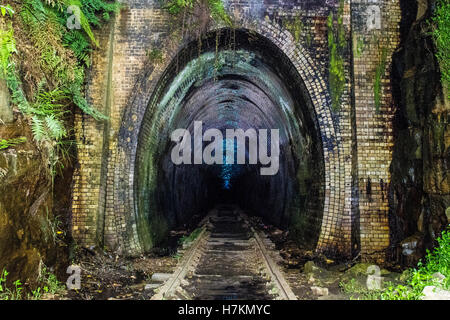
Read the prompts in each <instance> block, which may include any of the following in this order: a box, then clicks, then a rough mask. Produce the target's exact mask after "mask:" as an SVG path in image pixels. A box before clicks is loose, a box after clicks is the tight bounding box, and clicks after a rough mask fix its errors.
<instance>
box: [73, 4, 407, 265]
mask: <svg viewBox="0 0 450 320" xmlns="http://www.w3.org/2000/svg"><path fill="white" fill-rule="evenodd" d="M124 3H125V5H126V9H125V10H123V11H122V12H121V13H120V14H118V15H117V17H116V18H115V19H114V21H112V22H111V24H110V25H109V26H108V27H107V28H105V29H103V30H101V31H99V32H98V37H99V39H100V42H101V49H100V50H97V51H96V53H95V54H94V60H93V67H92V70H91V72H90V76H89V82H88V90H87V97H88V99H89V101H90V102H91V103H92V104H93V105H94V106H96V107H97V108H98V109H99V110H101V111H102V112H104V113H106V114H107V115H109V117H110V121H108V122H105V123H98V122H95V121H93V120H92V119H90V118H89V117H86V116H83V115H77V117H76V135H77V140H78V144H79V148H78V157H79V166H78V168H77V170H76V173H75V187H74V195H73V199H74V201H73V235H74V237H75V239H77V240H78V241H79V242H80V243H81V244H83V245H92V244H104V245H106V246H108V247H110V248H112V249H118V250H120V251H121V252H122V253H124V254H129V255H133V254H137V253H140V252H142V250H143V248H144V247H145V245H143V244H142V241H141V238H142V236H140V235H139V232H142V231H141V230H138V229H139V228H138V225H139V223H138V222H139V219H141V218H142V217H140V216H139V213H138V212H136V209H135V203H134V197H135V195H134V190H133V189H134V181H135V177H134V172H135V168H134V166H135V157H136V149H137V148H138V144H137V140H138V136H139V130H140V128H141V127H142V128H145V126H146V125H147V126H148V124H145V123H144V124H143V123H142V121H143V118H144V117H143V115H144V113H145V110H146V107H147V106H148V105H149V103H150V102H151V101H150V99H151V97H152V94H153V93H154V92H155V90H158V89H159V86H160V85H161V82H164V78H161V77H162V75H163V74H164V70H165V69H166V67H167V66H168V65H169V64H170V62H171V60H172V58H173V57H174V56H175V54H176V53H177V52H178V51H179V50H180V49H181V48H182V47H183V45H184V44H183V43H182V42H180V43H179V45H176V44H175V45H173V41H169V39H168V34H169V27H170V17H169V16H168V14H167V12H165V10H163V9H162V8H161V7H160V6H159V2H158V1H132V0H130V1H124ZM224 3H225V6H226V8H227V10H228V12H230V14H231V15H232V16H233V17H235V19H236V21H237V25H238V27H242V28H246V29H248V30H251V31H252V32H255V33H257V34H259V35H261V36H263V37H266V38H268V39H269V40H271V41H272V42H273V43H274V44H275V45H276V46H277V47H278V48H280V50H281V51H283V52H284V54H285V55H286V56H287V57H288V58H289V59H290V60H291V62H292V64H293V65H294V66H295V68H296V69H297V71H298V73H299V74H300V76H301V77H302V79H303V81H304V83H305V86H306V88H307V90H308V94H309V96H310V99H311V101H312V104H313V106H314V109H315V113H316V116H317V119H318V123H319V127H320V131H321V137H322V143H323V153H324V161H325V181H324V189H325V193H324V199H323V202H324V203H323V208H324V213H323V219H322V226H321V234H320V237H319V241H318V244H317V250H318V251H321V252H324V253H329V254H339V255H342V256H346V257H350V256H351V254H352V246H353V245H358V246H360V248H361V252H362V255H363V257H365V258H367V259H375V260H377V259H382V258H383V255H382V252H383V250H384V249H386V247H387V246H388V245H389V238H388V234H389V230H388V222H387V207H388V204H387V196H386V193H385V192H386V191H385V190H386V188H387V187H386V185H387V184H388V183H389V175H388V173H389V163H390V160H391V151H390V150H391V144H392V137H391V136H392V131H391V129H390V122H391V118H392V108H393V106H392V102H391V94H390V91H389V88H390V85H389V81H388V79H389V64H390V60H389V57H390V56H391V54H392V52H393V50H394V49H395V47H396V45H397V42H398V39H397V38H398V23H399V20H400V12H399V8H398V4H397V1H394V2H392V1H345V2H344V4H345V5H344V14H343V26H344V29H345V31H346V38H347V40H348V42H349V50H348V52H347V53H346V54H345V55H344V61H345V79H346V85H345V89H344V92H343V95H342V105H341V108H340V110H339V111H332V109H331V99H330V94H329V92H330V90H329V84H328V67H329V63H328V61H329V57H328V44H327V34H328V28H327V18H328V15H329V14H330V12H334V13H335V14H336V12H337V8H338V6H339V3H338V1H325V0H323V1H289V2H288V1H281V0H270V1H269V0H267V1H264V2H263V1H253V0H248V1H234V0H233V1H232V0H227V1H224ZM370 5H377V6H379V7H380V12H381V28H380V29H374V30H370V31H369V30H367V23H366V21H365V15H366V13H367V7H368V6H370ZM296 18H297V21H301V22H302V28H301V30H300V35H301V36H300V37H296V36H295V34H292V33H291V32H293V30H292V27H290V25H289V23H292V21H296ZM214 28H215V26H212V27H211V30H214ZM355 37H356V38H364V39H366V40H367V41H366V42H367V43H368V44H367V45H366V46H364V48H363V50H362V52H361V54H360V55H359V56H356V55H354V54H352V50H351V43H352V40H354V39H355ZM372 38H373V39H375V40H373V42H370V39H372ZM377 44H383V46H385V47H386V49H387V56H388V62H387V63H386V72H385V73H384V75H383V81H382V99H381V101H382V104H381V108H380V113H379V114H377V113H376V111H375V109H376V108H375V102H374V93H373V84H374V73H375V68H376V65H377V64H378V61H379V54H380V50H379V48H378V46H377ZM152 49H158V50H161V52H162V53H163V57H164V59H163V61H162V62H160V63H157V64H155V63H149V61H148V58H147V57H146V52H148V51H149V50H152ZM160 80H161V81H160ZM158 81H160V82H158ZM287 81H288V80H287ZM354 124H356V126H355V125H354ZM355 137H356V138H355ZM356 161H357V163H356ZM355 177H356V179H355ZM352 178H353V180H352ZM369 178H370V181H371V186H370V188H367V182H368V180H369ZM381 179H382V180H383V184H381V183H380V181H381ZM356 182H357V183H356ZM355 185H357V186H358V189H359V191H358V192H356V193H355V192H354V191H353V192H352V190H354V187H355ZM352 188H353V189H352ZM368 190H369V191H370V194H369V193H368V192H367V191H368ZM355 198H358V200H359V203H358V201H356V203H358V205H357V206H358V208H356V209H359V210H356V209H355V206H354V203H355ZM352 204H353V207H352ZM356 222H358V223H356ZM354 234H359V236H358V239H360V241H359V240H352V235H354ZM358 242H359V243H358Z"/></svg>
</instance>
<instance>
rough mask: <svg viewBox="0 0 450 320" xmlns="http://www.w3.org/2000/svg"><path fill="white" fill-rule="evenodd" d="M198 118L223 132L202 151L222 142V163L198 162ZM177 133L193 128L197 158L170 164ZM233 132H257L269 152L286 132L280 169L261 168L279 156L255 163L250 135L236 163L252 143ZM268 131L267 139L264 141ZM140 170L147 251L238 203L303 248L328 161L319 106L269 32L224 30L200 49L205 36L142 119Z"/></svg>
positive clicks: (319, 204) (171, 72) (316, 220)
mask: <svg viewBox="0 0 450 320" xmlns="http://www.w3.org/2000/svg"><path fill="white" fill-rule="evenodd" d="M199 121H201V124H202V126H201V133H202V134H204V133H205V132H206V131H207V130H209V129H217V130H218V131H220V132H221V134H222V139H219V140H220V141H215V140H216V139H217V137H216V138H211V139H210V141H204V142H203V144H202V145H201V146H200V152H201V151H202V150H204V148H206V147H207V145H208V144H210V143H211V142H212V141H215V142H216V143H217V145H218V146H222V147H223V150H224V152H223V155H220V154H219V156H218V157H219V158H220V157H221V158H222V160H223V164H207V163H205V161H204V160H203V161H202V162H201V163H198V164H194V149H196V148H194V146H195V145H194V143H195V141H194V136H195V134H194V131H195V130H197V131H196V132H197V133H198V132H200V131H198V129H194V127H195V123H196V122H199ZM176 129H187V130H188V131H189V133H190V142H191V143H190V144H189V145H190V146H191V149H192V152H191V156H190V161H191V164H175V163H174V162H173V161H172V158H171V155H172V152H173V149H174V147H175V146H176V145H177V142H176V141H172V140H171V134H172V133H173V131H174V130H176ZM227 129H242V130H244V131H246V130H248V129H254V130H255V132H256V133H259V134H260V135H258V142H259V144H258V151H259V150H260V148H262V147H263V149H267V150H271V146H272V145H271V143H270V142H271V138H272V131H271V130H272V129H278V133H279V164H278V170H276V174H273V175H262V174H261V169H262V168H264V167H269V166H270V165H274V166H275V162H274V161H275V158H272V163H271V164H267V162H266V163H265V164H262V163H261V162H260V158H258V161H257V163H254V161H253V162H251V161H250V158H251V157H252V156H251V155H250V150H251V147H250V143H249V140H246V141H247V142H246V143H245V147H246V148H245V154H244V157H245V163H244V164H231V157H230V155H233V156H234V157H235V158H234V160H237V153H238V152H240V151H238V149H239V147H242V146H244V145H239V144H238V143H237V140H235V139H233V138H228V137H227ZM264 129H266V130H267V131H264ZM266 132H267V133H268V134H267V141H268V142H267V143H264V141H263V142H261V140H260V139H261V134H262V135H263V134H264V133H266ZM274 137H275V136H274ZM186 141H188V138H186ZM198 146H199V145H198V144H197V149H199V148H198ZM274 146H275V145H274ZM227 150H228V151H227ZM227 152H228V153H227ZM182 154H183V155H184V153H182ZM269 154H270V152H268V153H267V155H269ZM213 155H216V154H215V153H213ZM258 155H259V154H258ZM259 156H260V155H259ZM273 156H276V155H273ZM266 160H267V159H266ZM135 170H136V171H135V173H136V174H135V176H136V177H137V178H136V183H135V191H136V192H135V194H136V203H137V210H136V211H137V213H138V217H137V219H138V222H139V223H138V227H139V230H138V231H139V235H140V237H141V241H142V242H143V243H144V244H145V247H146V248H147V249H148V248H150V247H152V246H155V245H158V244H160V243H164V239H166V238H167V233H168V231H169V230H172V229H175V228H177V227H182V226H183V225H185V224H188V223H190V222H192V221H193V220H195V218H198V217H201V216H203V215H205V214H206V213H207V212H208V210H209V209H211V208H213V207H214V206H215V205H217V204H221V203H230V204H236V205H239V206H240V207H241V208H242V209H244V210H246V211H247V212H248V213H249V214H251V215H256V216H260V217H262V218H263V219H264V221H266V222H267V223H270V224H273V225H276V226H277V227H279V228H282V229H288V230H289V233H290V235H292V236H293V237H294V238H295V240H296V241H298V242H299V243H302V244H303V245H305V246H313V245H315V243H316V242H317V240H318V236H319V232H320V227H321V219H322V211H323V198H324V161H323V152H322V143H321V139H320V132H319V128H318V123H317V119H316V116H315V111H314V109H313V106H312V104H311V102H310V98H309V95H308V92H307V90H306V88H305V85H304V83H303V82H302V79H301V78H300V76H299V74H298V72H297V70H296V69H295V67H294V66H293V65H292V63H291V62H290V60H289V59H288V57H287V56H286V55H285V54H284V53H283V52H282V51H281V50H280V49H279V48H278V47H276V46H275V45H274V44H273V43H272V42H270V41H269V40H268V39H266V38H264V37H262V36H259V35H256V34H254V33H249V32H247V31H246V30H231V29H222V30H220V31H218V32H212V33H210V34H208V36H207V37H205V38H204V39H203V40H202V42H201V51H200V50H199V45H198V41H193V42H192V43H190V44H188V45H187V46H186V47H185V49H184V50H182V51H181V52H179V54H178V56H177V57H176V58H175V59H174V60H173V61H172V63H171V64H170V65H169V67H168V68H167V69H166V71H165V73H164V75H163V77H162V78H161V79H160V81H159V84H158V87H157V90H155V93H154V95H153V97H152V98H151V101H150V104H149V106H148V108H147V112H146V114H145V116H144V120H143V123H142V125H141V130H140V137H139V147H138V153H137V159H136V166H135Z"/></svg>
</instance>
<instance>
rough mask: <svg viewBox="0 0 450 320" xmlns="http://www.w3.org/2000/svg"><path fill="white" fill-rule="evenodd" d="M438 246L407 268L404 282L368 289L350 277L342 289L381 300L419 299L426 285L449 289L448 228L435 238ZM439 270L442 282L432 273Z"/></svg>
mask: <svg viewBox="0 0 450 320" xmlns="http://www.w3.org/2000/svg"><path fill="white" fill-rule="evenodd" d="M437 242H438V244H439V245H438V246H437V247H436V248H435V249H434V250H433V251H427V255H426V256H425V261H424V262H419V263H418V264H417V268H412V269H409V270H408V271H407V272H406V273H405V274H406V278H405V279H403V280H404V281H405V284H403V285H395V284H393V283H392V282H388V283H386V284H385V288H383V289H382V290H374V291H369V290H367V289H362V288H361V287H358V286H357V285H356V280H355V279H352V280H350V281H349V282H347V283H342V282H341V283H340V284H339V285H340V287H341V289H342V291H344V292H345V293H352V294H353V293H356V294H358V299H366V300H367V299H370V300H372V299H382V300H420V299H421V297H422V296H423V294H422V292H423V289H424V288H425V287H426V286H436V287H441V288H443V289H445V290H449V289H450V228H448V229H447V230H446V231H443V232H442V235H441V237H439V238H438V239H437ZM436 272H440V273H441V274H442V275H444V276H445V279H444V280H443V281H442V282H439V281H438V280H437V279H436V278H434V277H433V274H434V273H436Z"/></svg>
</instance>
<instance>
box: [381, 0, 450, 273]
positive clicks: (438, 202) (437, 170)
mask: <svg viewBox="0 0 450 320" xmlns="http://www.w3.org/2000/svg"><path fill="white" fill-rule="evenodd" d="M434 2H435V1H434V0H428V1H418V2H416V1H406V0H404V1H401V6H402V14H403V19H402V24H401V33H402V41H401V46H400V48H399V50H398V51H397V53H396V54H395V56H394V59H393V65H392V69H393V72H392V74H393V79H392V85H393V95H394V98H395V103H396V106H397V111H396V114H395V117H394V149H393V160H392V163H391V167H390V171H391V184H390V189H389V202H390V232H391V247H392V250H391V252H390V253H391V258H392V259H393V260H394V261H398V262H401V263H403V264H404V265H408V266H411V265H414V264H416V263H417V261H418V260H419V259H420V258H421V257H422V256H423V255H424V253H425V250H426V249H427V248H430V247H432V246H433V242H434V241H433V240H434V239H435V238H436V237H437V236H439V234H440V232H441V230H442V229H443V228H445V226H446V225H447V224H448V218H447V216H446V213H445V212H446V209H447V208H448V207H450V176H449V175H448V172H449V169H450V168H449V160H450V159H449V157H450V149H449V146H450V130H449V126H448V111H449V110H450V106H449V102H448V100H447V99H445V94H444V93H443V89H442V86H441V84H440V72H439V65H438V63H437V60H436V58H435V56H434V53H433V51H434V50H435V48H434V44H433V41H432V38H431V37H430V36H429V35H428V34H427V32H423V30H425V29H424V28H426V24H427V21H426V20H428V19H429V18H430V16H431V15H432V12H431V8H432V6H433V4H434Z"/></svg>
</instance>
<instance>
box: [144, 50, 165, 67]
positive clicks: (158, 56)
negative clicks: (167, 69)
mask: <svg viewBox="0 0 450 320" xmlns="http://www.w3.org/2000/svg"><path fill="white" fill-rule="evenodd" d="M147 57H148V59H149V61H150V63H153V64H158V63H161V62H162V61H163V53H162V51H161V50H160V49H152V50H150V51H147Z"/></svg>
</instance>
